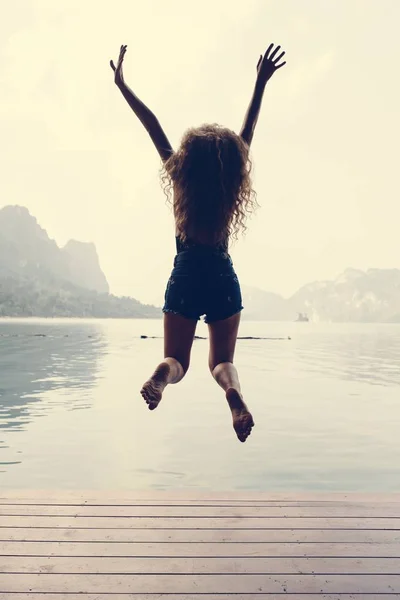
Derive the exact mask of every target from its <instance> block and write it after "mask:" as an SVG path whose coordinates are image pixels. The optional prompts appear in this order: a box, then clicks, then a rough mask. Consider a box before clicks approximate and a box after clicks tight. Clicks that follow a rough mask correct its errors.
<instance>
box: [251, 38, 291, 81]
mask: <svg viewBox="0 0 400 600" xmlns="http://www.w3.org/2000/svg"><path fill="white" fill-rule="evenodd" d="M280 49H281V47H280V46H277V47H276V48H275V49H274V44H270V45H269V46H268V49H267V51H266V53H265V54H264V56H262V55H260V58H259V59H258V63H257V81H259V82H260V83H263V84H264V85H265V84H266V83H267V81H268V79H270V78H271V77H272V75H273V74H274V73H275V71H277V70H278V69H280V68H281V67H283V65H286V61H284V62H281V63H280V62H279V61H280V60H281V59H282V58H283V56H284V55H285V53H284V52H280V53H279V50H280Z"/></svg>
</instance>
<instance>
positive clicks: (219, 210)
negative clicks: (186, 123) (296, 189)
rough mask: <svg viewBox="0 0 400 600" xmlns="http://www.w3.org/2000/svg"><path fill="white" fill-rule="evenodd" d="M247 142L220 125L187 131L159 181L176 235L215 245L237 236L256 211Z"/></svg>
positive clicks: (243, 230)
mask: <svg viewBox="0 0 400 600" xmlns="http://www.w3.org/2000/svg"><path fill="white" fill-rule="evenodd" d="M250 172H251V162H250V159H249V148H248V146H247V144H246V143H245V142H244V141H243V140H242V138H241V137H239V136H238V135H237V134H236V133H234V132H233V131H231V130H230V129H226V128H224V127H221V126H219V125H202V126H201V127H197V128H192V129H189V130H188V131H186V133H185V134H184V136H183V138H182V142H181V145H180V147H179V149H178V150H177V151H176V152H175V153H174V154H173V155H172V156H171V157H170V158H169V159H168V160H167V161H166V163H165V165H164V168H163V170H162V173H161V182H162V187H163V189H164V193H165V194H166V196H167V199H168V200H169V201H170V202H171V196H172V192H173V201H172V205H173V210H174V215H175V222H176V229H177V233H178V235H179V237H180V238H181V239H182V240H183V241H185V240H186V239H188V238H190V239H191V240H193V241H195V242H199V243H206V244H218V243H223V242H225V241H226V240H227V239H228V238H229V237H232V238H233V239H237V238H238V234H239V232H242V233H244V232H245V230H246V217H247V216H248V215H249V214H250V213H251V212H252V211H253V210H254V209H255V208H256V207H257V200H256V194H255V192H254V190H253V188H252V184H251V179H250Z"/></svg>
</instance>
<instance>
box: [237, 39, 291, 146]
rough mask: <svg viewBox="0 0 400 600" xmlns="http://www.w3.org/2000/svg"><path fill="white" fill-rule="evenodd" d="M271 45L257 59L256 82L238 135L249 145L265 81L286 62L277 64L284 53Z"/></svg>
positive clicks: (258, 112) (278, 47)
mask: <svg viewBox="0 0 400 600" xmlns="http://www.w3.org/2000/svg"><path fill="white" fill-rule="evenodd" d="M273 47H274V45H273V44H270V46H269V47H268V50H267V51H266V53H265V54H264V56H262V55H261V56H260V58H259V60H258V63H257V79H256V84H255V87H254V91H253V95H252V98H251V101H250V105H249V108H248V109H247V113H246V116H245V119H244V122H243V125H242V129H241V130H240V136H241V137H242V138H243V139H244V141H245V142H246V143H247V144H248V145H249V146H250V144H251V141H252V139H253V135H254V130H255V127H256V124H257V120H258V115H259V114H260V108H261V103H262V99H263V95H264V89H265V86H266V84H267V81H268V80H269V79H270V78H271V77H272V75H273V74H274V73H275V71H277V70H278V69H280V68H281V67H283V65H285V64H286V62H282V63H280V64H278V63H279V61H280V60H281V58H282V57H283V56H284V54H285V53H284V52H281V53H279V50H280V49H281V47H280V46H277V47H276V48H275V50H273Z"/></svg>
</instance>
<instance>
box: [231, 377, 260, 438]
mask: <svg viewBox="0 0 400 600" xmlns="http://www.w3.org/2000/svg"><path fill="white" fill-rule="evenodd" d="M226 399H227V400H228V404H229V408H230V409H231V411H232V419H233V428H234V430H235V431H236V435H237V436H238V438H239V440H240V441H241V442H245V441H246V440H247V438H248V437H249V435H250V433H251V430H252V428H253V427H254V421H253V417H252V416H251V413H250V412H249V409H248V408H247V406H246V405H245V403H244V401H243V397H242V395H241V394H240V393H239V392H238V391H237V390H235V389H234V388H230V389H229V390H227V392H226Z"/></svg>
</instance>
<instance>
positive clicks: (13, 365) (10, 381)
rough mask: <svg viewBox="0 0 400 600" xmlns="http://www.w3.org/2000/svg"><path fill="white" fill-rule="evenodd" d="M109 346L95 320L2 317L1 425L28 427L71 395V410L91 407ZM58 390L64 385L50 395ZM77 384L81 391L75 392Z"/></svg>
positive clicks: (0, 324) (4, 426)
mask: <svg viewBox="0 0 400 600" xmlns="http://www.w3.org/2000/svg"><path fill="white" fill-rule="evenodd" d="M105 348H106V340H105V338H104V336H103V333H102V330H101V328H100V327H99V326H98V325H96V324H95V323H94V324H93V325H92V324H87V323H85V324H71V323H68V324H67V323H65V324H64V323H58V324H56V323H51V322H49V323H48V324H47V323H42V322H41V323H39V322H33V323H26V322H24V323H18V322H0V429H3V430H9V431H20V430H23V429H25V427H26V426H27V424H28V423H30V422H31V421H32V420H33V419H36V418H38V417H40V416H43V415H44V414H46V413H47V412H48V411H49V410H51V408H52V407H54V406H55V405H57V404H65V403H66V400H65V396H68V403H67V406H68V409H70V410H78V409H86V408H89V407H90V406H91V394H90V389H91V388H92V386H93V385H95V382H96V380H97V379H98V377H99V359H100V357H101V356H102V355H103V354H104V352H105ZM56 389H63V395H62V396H54V397H52V398H51V400H49V397H48V396H46V400H44V394H45V393H46V392H48V391H51V390H56ZM77 389H78V390H79V394H69V392H72V391H73V390H77ZM3 444H4V442H2V440H1V439H0V447H1V446H2V445H3Z"/></svg>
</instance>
